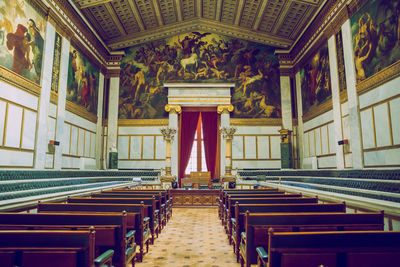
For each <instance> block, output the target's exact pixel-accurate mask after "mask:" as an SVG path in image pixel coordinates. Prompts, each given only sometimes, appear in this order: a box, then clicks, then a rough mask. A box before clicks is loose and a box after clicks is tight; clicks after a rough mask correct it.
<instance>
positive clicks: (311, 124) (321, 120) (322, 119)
mask: <svg viewBox="0 0 400 267" xmlns="http://www.w3.org/2000/svg"><path fill="white" fill-rule="evenodd" d="M328 121H333V111H332V110H330V111H328V112H325V113H324V114H321V115H319V116H318V117H315V118H313V119H311V120H309V121H307V122H305V123H304V131H305V132H307V131H309V130H310V129H313V128H316V127H318V126H320V125H322V124H325V123H327V122H328Z"/></svg>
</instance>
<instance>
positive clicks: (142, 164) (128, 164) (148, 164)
mask: <svg viewBox="0 0 400 267" xmlns="http://www.w3.org/2000/svg"><path fill="white" fill-rule="evenodd" d="M118 168H120V169H161V168H165V160H159V161H158V160H152V161H146V160H140V161H138V160H135V161H128V160H127V161H125V160H124V161H118Z"/></svg>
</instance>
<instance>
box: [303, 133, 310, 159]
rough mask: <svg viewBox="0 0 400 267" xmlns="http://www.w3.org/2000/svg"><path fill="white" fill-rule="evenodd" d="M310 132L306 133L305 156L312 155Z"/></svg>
mask: <svg viewBox="0 0 400 267" xmlns="http://www.w3.org/2000/svg"><path fill="white" fill-rule="evenodd" d="M309 140H310V133H309V132H307V133H304V157H306V158H307V157H309V156H310V144H309V143H310V142H309Z"/></svg>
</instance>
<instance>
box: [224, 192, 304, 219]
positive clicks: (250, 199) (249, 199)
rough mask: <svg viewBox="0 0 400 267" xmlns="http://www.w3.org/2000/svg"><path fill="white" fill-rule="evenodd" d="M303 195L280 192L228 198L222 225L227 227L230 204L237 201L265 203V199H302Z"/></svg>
mask: <svg viewBox="0 0 400 267" xmlns="http://www.w3.org/2000/svg"><path fill="white" fill-rule="evenodd" d="M300 197H302V194H284V192H280V194H265V195H264V194H258V195H248V194H245V195H243V194H239V195H233V196H228V198H226V200H225V203H224V204H223V208H224V209H223V214H222V225H224V226H226V224H227V220H228V212H229V210H228V209H229V205H231V204H230V203H236V201H240V202H243V203H258V202H259V201H261V203H262V201H263V199H264V198H300Z"/></svg>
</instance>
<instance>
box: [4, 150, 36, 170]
mask: <svg viewBox="0 0 400 267" xmlns="http://www.w3.org/2000/svg"><path fill="white" fill-rule="evenodd" d="M0 155H1V157H0V166H2V167H33V152H22V151H13V150H5V149H0Z"/></svg>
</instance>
